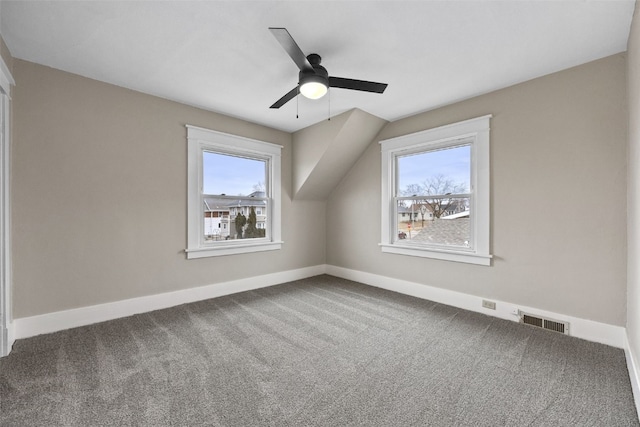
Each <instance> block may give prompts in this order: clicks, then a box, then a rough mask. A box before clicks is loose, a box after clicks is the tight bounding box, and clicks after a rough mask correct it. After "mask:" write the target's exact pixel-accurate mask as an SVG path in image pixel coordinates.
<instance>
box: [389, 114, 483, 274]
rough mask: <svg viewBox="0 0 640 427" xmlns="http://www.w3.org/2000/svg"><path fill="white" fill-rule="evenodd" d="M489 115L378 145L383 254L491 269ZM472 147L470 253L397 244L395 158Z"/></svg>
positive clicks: (400, 242)
mask: <svg viewBox="0 0 640 427" xmlns="http://www.w3.org/2000/svg"><path fill="white" fill-rule="evenodd" d="M491 117H492V115H490V114H489V115H486V116H482V117H477V118H474V119H469V120H465V121H462V122H458V123H453V124H449V125H445V126H440V127H437V128H433V129H428V130H425V131H421V132H416V133H412V134H409V135H403V136H399V137H396V138H390V139H386V140H382V141H380V145H381V151H382V227H381V242H380V248H381V250H382V252H384V253H392V254H398V255H409V256H417V257H423V258H433V259H439V260H446V261H454V262H464V263H470V264H477V265H486V266H488V265H491V258H492V255H491V254H490V251H489V249H490V229H489V227H490V187H489V185H490V169H489V158H490V149H489V148H490V147H489V146H490V138H489V132H490V119H491ZM463 140H468V141H470V143H471V176H470V179H471V189H470V191H471V197H472V199H473V202H472V204H473V211H472V212H471V215H470V233H471V239H472V241H473V242H474V247H473V248H472V249H471V250H467V249H463V250H461V249H457V248H455V249H454V248H453V247H452V248H451V249H447V248H442V247H438V248H435V247H430V246H422V245H416V244H407V243H402V241H401V240H396V239H395V238H394V237H395V236H394V230H395V229H396V225H395V221H397V218H396V217H395V206H394V203H395V202H396V198H395V196H396V194H395V193H396V180H397V170H396V165H397V160H396V159H397V157H398V156H402V155H405V154H409V153H415V152H420V151H422V150H431V149H436V148H439V147H446V146H449V145H455V142H456V141H463Z"/></svg>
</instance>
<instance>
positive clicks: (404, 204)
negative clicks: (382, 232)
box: [396, 197, 471, 248]
mask: <svg viewBox="0 0 640 427" xmlns="http://www.w3.org/2000/svg"><path fill="white" fill-rule="evenodd" d="M469 216H470V212H469V198H468V197H464V198H447V199H416V200H398V204H397V211H396V218H397V220H396V221H397V230H398V236H397V239H398V240H400V241H402V242H403V243H416V244H421V245H425V244H426V245H436V246H440V245H441V246H456V247H462V248H469V247H471V242H470V239H471V237H470V236H471V234H470V228H469Z"/></svg>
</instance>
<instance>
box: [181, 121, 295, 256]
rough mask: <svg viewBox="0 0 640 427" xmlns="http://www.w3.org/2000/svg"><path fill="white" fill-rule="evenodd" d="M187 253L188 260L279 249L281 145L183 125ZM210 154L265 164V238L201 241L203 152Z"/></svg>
mask: <svg viewBox="0 0 640 427" xmlns="http://www.w3.org/2000/svg"><path fill="white" fill-rule="evenodd" d="M187 145H188V148H187V156H188V157H187V170H188V178H187V187H188V196H187V205H188V206H187V218H188V223H187V249H186V250H185V252H186V253H187V258H188V259H193V258H204V257H212V256H222V255H235V254H243V253H250V252H261V251H271V250H279V249H281V248H282V243H283V242H282V238H281V188H282V182H281V151H282V146H280V145H276V144H272V143H269V142H264V141H258V140H255V139H249V138H243V137H240V136H236V135H230V134H227V133H223V132H217V131H213V130H210V129H204V128H200V127H197V126H191V125H187ZM205 151H211V152H216V153H220V154H229V155H236V156H242V157H247V158H249V159H257V160H264V161H265V162H266V165H267V182H266V183H265V186H266V188H265V190H266V193H267V197H268V198H269V201H268V203H267V206H268V207H267V220H268V222H269V227H268V229H267V233H268V236H267V237H265V238H258V239H241V240H228V241H217V242H205V241H204V229H203V227H204V212H203V209H202V205H203V178H202V177H203V164H202V157H203V152H205Z"/></svg>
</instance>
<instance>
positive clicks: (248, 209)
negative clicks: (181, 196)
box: [203, 196, 268, 242]
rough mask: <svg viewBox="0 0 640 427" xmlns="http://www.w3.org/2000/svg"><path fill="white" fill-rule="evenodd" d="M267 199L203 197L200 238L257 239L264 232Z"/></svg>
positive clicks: (263, 235)
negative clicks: (202, 219)
mask: <svg viewBox="0 0 640 427" xmlns="http://www.w3.org/2000/svg"><path fill="white" fill-rule="evenodd" d="M267 207H268V202H267V200H261V199H256V198H254V197H243V198H235V199H234V198H230V197H225V198H222V197H219V198H216V197H211V196H206V197H204V203H203V209H204V215H203V216H204V240H205V241H206V242H212V241H220V240H238V239H258V238H262V237H266V233H267V227H268V222H267V215H266V213H267V212H268V209H267Z"/></svg>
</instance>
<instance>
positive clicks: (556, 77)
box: [327, 54, 627, 326]
mask: <svg viewBox="0 0 640 427" xmlns="http://www.w3.org/2000/svg"><path fill="white" fill-rule="evenodd" d="M625 69H626V61H625V56H624V55H623V54H618V55H614V56H611V57H608V58H605V59H602V60H598V61H595V62H592V63H588V64H585V65H582V66H579V67H576V68H572V69H569V70H565V71H562V72H559V73H555V74H552V75H548V76H545V77H542V78H538V79H535V80H532V81H529V82H526V83H523V84H519V85H516V86H513V87H510V88H507V89H504V90H500V91H496V92H493V93H490V94H487V95H483V96H479V97H476V98H473V99H470V100H467V101H463V102H459V103H457V104H454V105H450V106H447V107H444V108H440V109H437V110H434V111H430V112H426V113H423V114H418V115H415V116H413V117H409V118H406V119H403V120H399V121H397V122H394V123H391V124H389V125H387V127H386V128H385V129H383V130H382V132H381V134H380V135H379V139H386V138H390V137H395V136H399V135H404V134H408V133H412V132H416V131H420V130H424V129H429V128H433V127H436V126H440V125H444V124H448V123H453V122H457V121H460V120H464V119H469V118H473V117H478V116H482V115H485V114H493V115H494V117H493V119H492V121H491V181H492V185H491V209H492V213H491V226H492V230H491V241H492V253H493V255H494V261H493V266H491V267H483V266H474V265H468V264H460V263H453V262H447V261H438V260H430V259H423V258H415V257H408V256H400V255H393V254H382V253H381V251H380V248H379V247H378V243H379V242H380V210H381V209H380V203H381V201H380V188H381V183H380V179H381V178H380V146H379V144H378V141H377V140H376V141H374V142H373V143H372V144H371V145H370V147H369V148H368V149H367V151H365V153H364V154H363V156H362V157H361V158H360V160H359V161H358V162H357V163H356V165H355V166H354V168H353V169H352V170H351V171H350V173H349V175H348V176H347V177H346V178H345V179H344V180H343V181H342V182H341V184H340V185H339V186H338V187H337V188H336V190H335V191H334V192H333V193H332V194H331V196H330V198H329V200H328V202H327V212H367V213H368V215H348V216H341V218H340V219H341V220H340V221H328V225H327V262H328V264H333V265H337V266H341V267H346V268H350V269H355V270H360V271H364V272H368V273H374V274H379V275H383V276H390V277H394V278H398V279H403V280H408V281H412V282H417V283H422V284H426V285H431V286H436V287H441V288H446V289H450V290H454V291H459V292H464V293H467V294H472V295H477V296H483V297H487V298H493V299H497V300H501V301H505V302H510V303H515V304H521V305H526V306H530V307H534V308H539V309H543V310H549V311H553V312H557V313H562V314H566V315H571V316H576V317H580V318H585V319H591V320H595V321H599V322H604V323H609V324H613V325H620V326H623V325H625V319H626V314H625V298H626V297H625V293H626V286H625V285H626V227H625V223H626V128H627V124H626V123H627V120H626V116H627V113H626V95H625V90H626V83H625V80H626V77H625Z"/></svg>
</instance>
